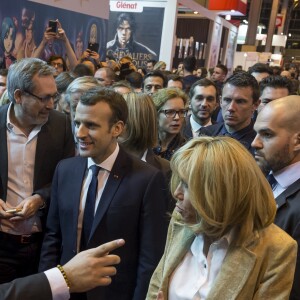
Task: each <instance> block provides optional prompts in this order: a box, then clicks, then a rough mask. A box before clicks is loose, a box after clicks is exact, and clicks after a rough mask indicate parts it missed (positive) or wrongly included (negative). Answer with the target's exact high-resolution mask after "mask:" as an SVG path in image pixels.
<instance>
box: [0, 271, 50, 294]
mask: <svg viewBox="0 0 300 300" xmlns="http://www.w3.org/2000/svg"><path fill="white" fill-rule="evenodd" d="M41 295H42V298H43V300H51V299H52V293H51V289H50V285H49V282H48V280H47V277H46V276H45V274H44V273H39V274H35V275H31V276H27V277H24V278H19V279H16V280H14V281H12V282H9V283H4V284H1V285H0V299H1V300H39V299H41Z"/></svg>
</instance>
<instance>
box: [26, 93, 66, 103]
mask: <svg viewBox="0 0 300 300" xmlns="http://www.w3.org/2000/svg"><path fill="white" fill-rule="evenodd" d="M23 92H24V93H25V94H28V95H30V96H32V97H34V98H37V99H39V100H40V101H41V102H43V103H46V102H48V101H50V100H51V99H53V101H54V103H55V104H56V103H57V102H58V101H59V99H60V94H59V93H56V94H54V95H48V96H45V97H39V96H37V95H35V94H33V93H31V92H28V91H23Z"/></svg>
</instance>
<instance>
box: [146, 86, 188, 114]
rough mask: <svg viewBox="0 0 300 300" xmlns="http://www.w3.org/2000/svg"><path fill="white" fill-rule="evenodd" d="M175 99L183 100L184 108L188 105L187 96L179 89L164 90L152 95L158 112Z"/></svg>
mask: <svg viewBox="0 0 300 300" xmlns="http://www.w3.org/2000/svg"><path fill="white" fill-rule="evenodd" d="M174 98H181V99H182V100H183V103H184V106H186V105H187V101H188V98H187V95H186V94H185V93H184V92H183V91H182V90H180V89H178V88H173V87H171V88H164V89H160V90H158V91H157V92H156V93H154V94H153V95H152V99H153V102H154V104H155V107H156V110H157V112H159V111H160V109H161V108H162V107H163V106H164V105H165V103H166V102H167V101H168V100H170V99H174Z"/></svg>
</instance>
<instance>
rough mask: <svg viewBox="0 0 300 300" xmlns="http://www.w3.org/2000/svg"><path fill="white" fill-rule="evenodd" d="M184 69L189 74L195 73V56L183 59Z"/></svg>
mask: <svg viewBox="0 0 300 300" xmlns="http://www.w3.org/2000/svg"><path fill="white" fill-rule="evenodd" d="M182 63H183V68H184V70H186V71H188V72H193V71H194V70H195V69H196V64H197V60H196V57H195V56H187V57H185V58H184V59H183V62H182Z"/></svg>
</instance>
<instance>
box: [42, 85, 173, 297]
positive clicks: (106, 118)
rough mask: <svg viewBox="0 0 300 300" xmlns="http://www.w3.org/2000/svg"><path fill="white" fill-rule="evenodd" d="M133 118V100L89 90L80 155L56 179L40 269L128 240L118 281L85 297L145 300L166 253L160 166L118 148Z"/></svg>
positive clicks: (80, 116)
mask: <svg viewBox="0 0 300 300" xmlns="http://www.w3.org/2000/svg"><path fill="white" fill-rule="evenodd" d="M127 114H128V108H127V105H126V102H125V100H124V98H123V97H122V96H121V95H119V94H118V93H116V92H114V91H112V90H110V89H106V88H102V87H95V88H93V89H90V90H89V91H88V92H86V93H85V94H84V95H83V96H82V97H81V99H80V102H79V103H78V106H77V109H76V115H75V134H76V137H77V140H78V146H79V152H80V156H81V157H74V158H71V159H67V160H64V161H62V162H61V163H59V165H58V166H57V169H56V172H55V175H54V179H53V185H52V194H51V205H50V208H49V215H48V220H47V229H46V236H45V239H44V243H43V247H42V254H41V262H40V270H41V271H43V270H45V269H48V268H50V267H53V266H55V265H57V263H61V264H64V263H66V262H67V261H68V260H70V259H71V258H72V257H73V256H74V255H75V254H76V253H77V252H78V251H80V250H82V249H86V248H91V247H95V246H97V245H99V244H102V243H104V242H107V241H109V240H112V239H115V238H117V237H120V236H121V237H122V238H124V239H125V240H126V246H124V247H122V248H121V249H119V250H118V251H116V253H117V254H118V255H119V256H120V257H121V258H122V262H121V264H120V265H119V267H118V275H117V276H116V277H115V279H114V280H113V282H112V284H111V285H110V286H109V287H105V288H103V287H102V288H96V289H94V290H92V291H90V292H88V293H87V294H86V295H82V298H80V299H84V297H85V296H86V297H87V299H95V300H96V299H101V300H105V299H107V300H114V299H116V300H117V299H118V300H119V299H122V300H127V299H128V300H129V299H130V300H132V299H135V300H140V299H144V298H145V296H146V292H147V289H148V284H149V280H150V277H151V275H152V272H153V271H154V269H155V267H156V265H157V263H158V262H159V259H160V257H161V255H162V253H163V249H164V244H165V238H166V230H167V219H168V218H167V216H166V211H167V204H168V197H167V196H168V192H167V186H166V184H165V179H164V176H163V174H162V173H161V172H160V171H159V170H158V169H156V168H154V167H152V166H150V165H149V164H145V163H144V162H142V161H141V160H140V159H138V158H134V157H132V156H130V155H128V154H127V153H126V152H125V151H124V150H122V148H120V147H119V145H118V143H117V137H118V136H119V135H120V134H121V133H122V131H123V128H124V124H125V123H126V119H127ZM97 166H98V167H100V171H99V173H98V175H96V174H94V173H93V171H92V169H98V170H99V168H97ZM93 182H96V185H95V187H97V188H96V189H95V187H93V189H95V190H96V191H95V194H94V195H93V201H90V200H91V198H92V196H91V186H92V185H93ZM97 184H98V185H97ZM93 186H94V185H93ZM91 202H93V207H92V208H90V203H91ZM90 209H91V213H90V218H86V217H87V215H88V211H89V210H90ZM88 226H89V227H90V228H91V229H90V232H88V231H87V228H88Z"/></svg>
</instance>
